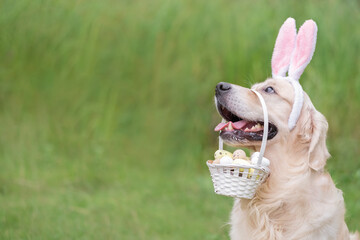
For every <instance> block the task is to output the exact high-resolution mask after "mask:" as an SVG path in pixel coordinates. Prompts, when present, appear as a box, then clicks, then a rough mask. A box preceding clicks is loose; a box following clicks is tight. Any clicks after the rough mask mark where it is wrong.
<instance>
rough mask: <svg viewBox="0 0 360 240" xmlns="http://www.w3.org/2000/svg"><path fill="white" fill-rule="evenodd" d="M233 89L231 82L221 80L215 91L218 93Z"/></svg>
mask: <svg viewBox="0 0 360 240" xmlns="http://www.w3.org/2000/svg"><path fill="white" fill-rule="evenodd" d="M230 89H231V84H230V83H226V82H221V83H218V84H217V85H216V88H215V92H216V93H217V94H221V93H225V92H228V91H229V90H230Z"/></svg>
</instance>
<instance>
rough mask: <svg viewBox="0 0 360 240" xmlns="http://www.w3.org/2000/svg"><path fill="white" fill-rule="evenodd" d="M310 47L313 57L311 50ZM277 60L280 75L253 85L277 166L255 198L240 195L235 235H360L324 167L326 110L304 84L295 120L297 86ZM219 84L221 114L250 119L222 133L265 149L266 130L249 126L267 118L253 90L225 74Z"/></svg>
mask: <svg viewBox="0 0 360 240" xmlns="http://www.w3.org/2000/svg"><path fill="white" fill-rule="evenodd" d="M288 21H289V20H288ZM288 23H289V22H288ZM290 24H293V22H292V19H290ZM299 34H300V33H299ZM279 35H280V33H279ZM278 38H279V37H278ZM310 40H311V39H310ZM311 41H313V40H311ZM275 50H276V46H275ZM310 55H311V56H310V59H311V57H312V53H311V54H310ZM292 56H293V55H292ZM273 59H274V55H273ZM309 61H310V60H309ZM309 61H308V62H309ZM287 64H290V63H287ZM306 65H307V64H306ZM272 67H273V76H274V75H275V77H273V78H270V79H267V80H266V81H265V82H263V83H259V84H256V85H254V86H252V89H254V90H256V91H258V92H259V93H260V94H261V95H262V97H263V98H264V100H265V102H266V105H267V108H268V112H269V133H268V134H269V135H268V145H267V149H266V151H265V155H264V156H265V157H266V158H267V159H269V160H270V162H271V165H270V171H271V172H270V176H269V178H268V179H267V180H266V181H265V182H264V183H263V184H262V185H261V186H260V187H259V188H258V189H257V191H256V194H255V197H254V198H253V199H251V200H247V199H241V200H240V199H236V200H235V204H234V207H233V210H232V213H231V232H230V236H231V239H233V240H240V239H244V240H275V239H276V240H283V239H284V240H285V239H286V240H291V239H294V240H295V239H308V240H325V239H326V240H331V239H334V240H335V239H341V240H344V239H346V240H348V239H352V240H356V239H358V240H360V238H359V235H358V233H356V234H350V233H349V230H348V228H347V226H346V224H345V221H344V214H345V207H344V199H343V196H342V192H341V190H339V189H337V188H336V186H335V184H334V182H333V181H332V179H331V177H330V175H329V173H328V172H326V171H325V170H324V166H325V164H326V161H327V159H328V158H329V156H330V155H329V153H328V150H327V147H326V133H327V129H328V123H327V121H326V119H325V117H324V116H323V115H322V114H321V113H320V112H318V111H317V110H316V109H315V107H314V106H313V104H312V102H311V100H310V98H309V97H308V95H307V94H306V93H305V92H303V93H302V94H303V96H302V97H303V98H302V105H301V108H300V111H299V114H298V115H299V116H298V118H297V121H295V123H296V124H295V125H294V126H293V127H289V116H290V115H291V113H292V111H293V108H294V101H295V100H294V99H295V97H296V96H295V92H296V91H294V86H293V83H292V82H291V81H289V80H288V79H286V77H277V76H276V74H274V69H275V68H276V67H274V66H272ZM290 68H291V67H290ZM279 69H280V68H279ZM275 70H276V69H275ZM286 71H287V69H286ZM286 71H285V72H286ZM301 73H302V72H301ZM301 73H300V75H301ZM301 91H302V89H301ZM215 92H216V97H215V102H216V106H217V110H218V112H219V113H220V115H221V116H222V118H223V119H225V120H226V121H232V122H239V121H244V120H245V121H246V125H244V126H243V127H242V128H241V129H230V130H224V131H222V132H221V133H220V136H221V138H222V139H223V140H224V142H225V143H226V144H228V145H231V146H234V147H246V148H249V149H251V150H253V151H259V149H260V145H261V139H262V134H263V133H262V131H259V129H255V130H254V131H253V130H252V128H251V126H259V125H258V124H259V123H260V124H263V122H262V121H263V112H262V107H261V104H260V102H259V99H258V98H257V96H256V95H255V93H254V92H252V91H251V90H250V89H248V88H244V87H240V86H237V85H233V84H229V83H224V82H222V83H219V84H218V85H217V86H216V91H215Z"/></svg>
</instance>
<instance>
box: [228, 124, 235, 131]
mask: <svg viewBox="0 0 360 240" xmlns="http://www.w3.org/2000/svg"><path fill="white" fill-rule="evenodd" d="M228 129H229V130H230V131H231V130H234V128H233V127H232V124H231V123H230V124H229V128H228Z"/></svg>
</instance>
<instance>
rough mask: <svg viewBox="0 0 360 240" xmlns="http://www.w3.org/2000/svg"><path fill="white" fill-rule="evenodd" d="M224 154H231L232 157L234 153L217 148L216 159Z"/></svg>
mask: <svg viewBox="0 0 360 240" xmlns="http://www.w3.org/2000/svg"><path fill="white" fill-rule="evenodd" d="M224 156H229V157H231V158H232V153H231V152H229V151H226V150H217V151H216V152H215V154H214V157H215V159H218V158H222V157H224Z"/></svg>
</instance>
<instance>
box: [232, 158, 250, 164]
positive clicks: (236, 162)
mask: <svg viewBox="0 0 360 240" xmlns="http://www.w3.org/2000/svg"><path fill="white" fill-rule="evenodd" d="M233 164H241V165H250V163H249V162H248V161H246V160H244V159H235V160H234V161H233Z"/></svg>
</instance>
